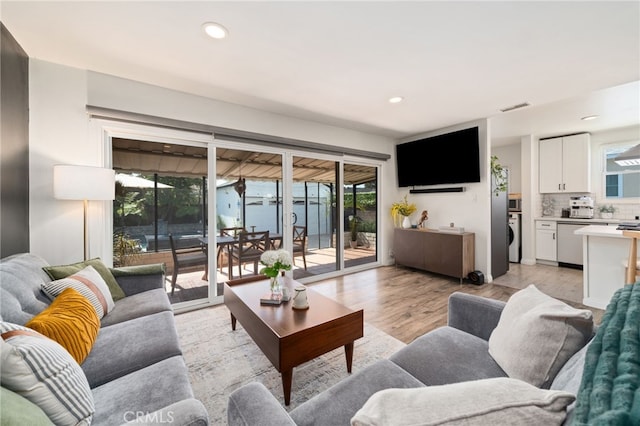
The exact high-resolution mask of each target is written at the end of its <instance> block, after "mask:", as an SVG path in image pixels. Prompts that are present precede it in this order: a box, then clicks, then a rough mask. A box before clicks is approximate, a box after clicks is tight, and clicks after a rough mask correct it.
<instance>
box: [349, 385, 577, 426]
mask: <svg viewBox="0 0 640 426" xmlns="http://www.w3.org/2000/svg"><path fill="white" fill-rule="evenodd" d="M574 400H575V396H574V395H572V394H570V393H568V392H563V391H551V390H544V389H539V388H536V387H535V386H532V385H530V384H528V383H525V382H523V381H521V380H516V379H510V378H507V377H500V378H494V379H484V380H474V381H470V382H460V383H453V384H449V385H440V386H427V387H423V388H412V389H386V390H383V391H379V392H376V393H375V394H373V395H372V396H371V397H370V398H369V400H368V401H367V402H366V403H365V404H364V406H363V407H362V408H361V409H360V410H358V412H357V413H356V414H355V416H353V418H352V419H351V425H352V426H386V425H393V426H409V425H412V426H416V425H421V426H426V425H471V424H476V425H513V424H531V425H533V424H536V425H560V424H562V422H563V421H564V419H565V417H566V410H565V409H566V406H567V405H569V404H570V403H572V402H573V401H574Z"/></svg>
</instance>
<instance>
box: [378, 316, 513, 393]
mask: <svg viewBox="0 0 640 426" xmlns="http://www.w3.org/2000/svg"><path fill="white" fill-rule="evenodd" d="M488 346H489V345H488V342H487V341H486V340H484V339H482V338H480V337H476V336H473V335H471V334H469V333H465V332H464V331H460V330H458V329H457V328H453V327H448V326H445V327H440V328H437V329H435V330H433V331H431V332H429V333H427V334H425V335H423V336H420V337H418V338H417V339H416V340H414V341H413V342H411V343H410V344H408V345H407V346H405V347H404V348H402V349H400V350H399V351H398V352H396V353H395V354H393V355H392V356H391V357H390V358H389V359H390V360H391V361H393V362H395V363H396V364H398V365H399V366H400V367H402V368H403V369H405V370H406V371H407V372H409V374H411V375H412V376H414V377H415V378H416V379H418V380H420V381H421V382H422V383H424V384H425V385H429V386H433V385H444V384H447V383H456V382H464V381H468V380H478V379H488V378H491V377H505V376H506V375H507V374H506V373H505V372H504V371H502V369H501V368H500V366H499V365H498V364H497V363H496V362H495V361H494V359H493V358H492V357H491V356H490V355H489V350H488Z"/></svg>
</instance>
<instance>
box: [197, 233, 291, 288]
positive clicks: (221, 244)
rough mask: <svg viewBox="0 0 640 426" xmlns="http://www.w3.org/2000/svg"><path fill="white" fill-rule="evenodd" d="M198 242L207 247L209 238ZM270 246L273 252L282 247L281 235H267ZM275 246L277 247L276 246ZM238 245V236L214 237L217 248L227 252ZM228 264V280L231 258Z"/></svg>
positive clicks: (231, 269) (202, 238)
mask: <svg viewBox="0 0 640 426" xmlns="http://www.w3.org/2000/svg"><path fill="white" fill-rule="evenodd" d="M199 240H200V242H201V243H202V244H204V245H205V246H208V245H209V237H200V238H199ZM269 240H270V244H269V245H270V246H271V249H272V250H275V249H276V248H278V247H281V246H282V234H271V233H269ZM276 244H277V245H276ZM237 245H238V236H229V235H217V236H216V246H217V247H218V248H227V249H228V251H229V252H230V251H232V250H233V248H234V246H237ZM228 264H229V274H228V275H229V279H231V278H233V267H232V266H233V265H231V258H230V257H229V259H228Z"/></svg>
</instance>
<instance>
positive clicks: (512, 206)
mask: <svg viewBox="0 0 640 426" xmlns="http://www.w3.org/2000/svg"><path fill="white" fill-rule="evenodd" d="M509 211H510V212H521V211H522V196H521V195H520V194H516V193H510V194H509Z"/></svg>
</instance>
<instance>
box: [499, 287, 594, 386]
mask: <svg viewBox="0 0 640 426" xmlns="http://www.w3.org/2000/svg"><path fill="white" fill-rule="evenodd" d="M592 332H593V313H592V312H591V311H590V310H588V309H576V308H573V307H571V306H569V305H567V304H566V303H564V302H562V301H560V300H557V299H554V298H552V297H550V296H547V295H546V294H544V293H542V292H541V291H540V290H538V289H537V288H536V286H535V285H533V284H531V285H530V286H528V287H527V288H525V289H523V290H520V291H518V292H517V293H515V294H513V295H512V296H511V297H510V298H509V300H508V301H507V304H506V305H505V307H504V310H503V311H502V314H501V315H500V321H498V325H497V327H496V328H495V329H494V330H493V332H492V333H491V336H490V337H489V354H490V355H491V356H492V357H493V359H494V360H495V361H496V362H497V363H498V365H499V366H500V367H501V368H502V369H503V370H504V372H505V373H507V375H508V376H509V377H512V378H515V379H520V380H524V381H525V382H527V383H531V384H532V385H534V386H538V387H549V385H550V384H551V382H552V381H553V379H554V377H555V376H556V374H557V373H558V371H560V369H561V368H562V366H563V365H564V364H565V362H567V361H568V360H569V358H571V357H572V356H573V354H575V353H576V352H577V351H579V350H580V349H581V348H582V347H583V346H584V345H585V344H587V342H588V341H589V339H590V338H591V334H592Z"/></svg>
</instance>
